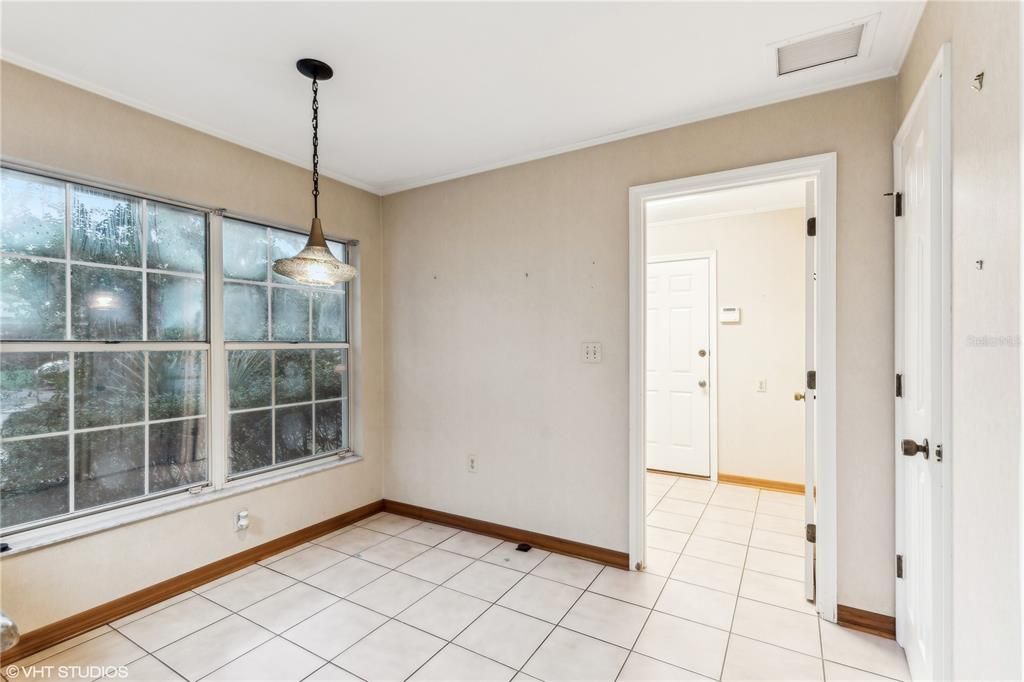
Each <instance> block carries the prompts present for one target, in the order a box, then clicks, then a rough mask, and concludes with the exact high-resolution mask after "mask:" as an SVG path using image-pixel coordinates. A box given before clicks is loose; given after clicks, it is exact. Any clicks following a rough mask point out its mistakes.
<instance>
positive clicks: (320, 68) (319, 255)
mask: <svg viewBox="0 0 1024 682" xmlns="http://www.w3.org/2000/svg"><path fill="white" fill-rule="evenodd" d="M295 67H296V68H297V69H298V70H299V73H301V74H302V75H303V76H305V77H307V78H310V79H312V80H313V225H312V226H311V227H310V230H309V241H307V242H306V246H305V247H303V249H302V251H299V252H298V253H297V254H295V255H294V256H292V257H291V258H281V259H279V260H276V261H274V272H276V273H277V274H279V275H283V276H285V277H288V278H290V279H294V280H295V281H296V282H299V283H300V284H308V285H311V286H316V287H331V286H334V285H335V284H338V283H340V282H347V281H349V280H351V279H352V278H354V277H355V276H356V269H355V268H354V267H352V266H351V265H349V264H348V263H342V262H341V261H340V260H338V259H337V258H335V257H334V254H333V253H331V251H330V249H328V248H327V240H326V239H324V231H323V228H322V227H320V217H319V215H318V211H317V209H318V203H319V198H320V168H319V166H320V155H319V153H318V152H317V144H318V142H319V138H318V137H317V132H318V127H319V108H320V105H319V102H318V101H317V89H318V85H317V84H318V82H319V81H325V80H329V79H330V78H331V76H333V75H334V70H333V69H331V67H330V66H328V65H327V64H325V63H323V62H321V61H319V60H316V59H300V60H299V61H298V62H296V64H295Z"/></svg>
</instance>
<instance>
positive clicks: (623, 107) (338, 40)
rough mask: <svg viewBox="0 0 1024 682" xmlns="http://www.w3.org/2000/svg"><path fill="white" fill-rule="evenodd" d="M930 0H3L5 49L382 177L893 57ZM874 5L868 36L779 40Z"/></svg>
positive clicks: (375, 184)
mask: <svg viewBox="0 0 1024 682" xmlns="http://www.w3.org/2000/svg"><path fill="white" fill-rule="evenodd" d="M922 8H923V2H909V3H904V2H825V1H818V2H793V3H781V2H752V3H737V2H719V3H709V2H693V3H641V2H628V3H627V2H592V3H561V2H559V3H508V2H495V3H489V2H474V3H341V2H323V3H315V2H292V3H286V2H280V3H274V2H271V3H257V2H203V3H185V2H109V3H102V2H88V1H86V2H69V3H47V2H15V1H11V0H5V1H4V2H3V3H0V13H2V14H0V18H2V33H0V45H2V51H0V52H2V55H3V58H4V59H7V60H9V61H12V62H15V63H17V64H20V65H22V66H25V67H27V68H30V69H33V70H36V71H39V72H41V73H44V74H47V75H50V76H53V77H55V78H59V79H61V80H64V81H67V82H69V83H72V84H75V85H78V86H80V87H83V88H86V89H88V90H92V91H94V92H97V93H100V94H102V95H105V96H108V97H111V98H114V99H116V100H119V101H121V102H125V103H127V104H130V105H132V106H135V107H138V108H140V109H144V110H146V111H150V112H153V113H155V114H158V115H160V116H163V117H165V118H169V119H171V120H174V121H178V122H180V123H183V124H185V125H188V126H191V127H193V128H197V129H199V130H203V131H206V132H208V133H211V134H213V135H217V136H218V137H222V138H225V139H228V140H231V141H234V142H237V143H239V144H242V145H245V146H247V147H251V148H253V149H256V150H259V151H261V152H264V153H267V154H270V155H272V156H275V157H278V158H281V159H285V160H287V161H291V162H294V163H298V164H300V165H304V166H308V165H309V163H310V161H309V157H310V151H309V144H310V143H309V135H310V133H309V104H310V103H309V96H310V94H309V81H307V80H306V79H305V78H303V77H302V76H300V75H298V73H297V72H296V71H295V69H294V63H295V61H296V60H297V59H299V58H301V57H315V58H318V59H322V60H324V61H327V62H329V63H330V64H332V65H333V66H334V68H335V77H334V79H333V80H331V81H329V82H327V83H325V84H323V85H322V87H321V112H322V113H321V131H322V132H321V137H320V146H321V148H320V157H321V169H322V171H323V172H324V173H325V174H326V175H330V176H332V177H335V178H338V179H341V180H346V181H349V182H352V183H353V184H356V185H358V186H361V187H364V188H366V189H370V190H372V191H375V192H378V193H389V192H394V191H397V190H400V189H404V188H408V187H414V186H418V185H423V184H428V183H431V182H436V181H438V180H442V179H447V178H452V177H458V176H460V175H466V174H469V173H473V172H478V171H481V170H485V169H490V168H496V167H499V166H503V165H508V164H511V163H516V162H520V161H525V160H528V159H532V158H539V157H542V156H547V155H550V154H554V153H558V152H562V151H567V150H570V149H576V148H580V147H584V146H588V145H591V144H596V143H599V142H603V141H607V140H612V139H618V138H622V137H628V136H630V135H634V134H637V133H640V132H646V131H651V130H656V129H659V128H665V127H669V126H672V125H678V124H680V123H684V122H687V121H693V120H698V119H701V118H707V117H710V116H716V115H719V114H723V113H727V112H730V111H737V110H740V109H746V108H750V107H754V106H759V105H762V104H767V103H770V102H774V101H780V100H784V99H790V98H793V97H798V96H801V95H805V94H810V93H813V92H819V91H823V90H828V89H832V88H837V87H842V86H844V85H850V84H853V83H857V82H862V81H867V80H872V79H876V78H882V77H885V76H890V75H894V74H895V73H896V72H897V70H898V69H899V66H900V64H901V62H902V60H903V55H904V53H905V50H906V48H907V46H908V44H909V41H910V38H911V36H912V34H913V30H914V27H915V26H916V24H917V20H918V18H919V17H920V13H921V10H922ZM872 16H873V17H874V21H875V24H874V28H871V29H870V30H868V31H866V32H865V33H866V34H871V35H870V38H871V39H870V43H871V44H870V46H869V47H870V49H869V51H868V53H867V54H865V55H861V56H859V57H857V58H855V59H852V60H848V61H846V62H838V63H835V64H829V65H826V66H823V67H819V68H815V69H810V70H807V71H802V72H799V73H795V74H790V75H788V76H785V77H782V78H779V77H777V76H776V75H775V63H774V49H773V47H772V44H774V43H778V42H780V41H785V40H789V39H792V38H794V37H798V36H802V35H806V34H808V33H816V32H820V31H822V30H823V29H826V28H830V27H836V26H839V25H842V24H844V23H845V22H849V21H851V20H855V19H865V18H868V17H872Z"/></svg>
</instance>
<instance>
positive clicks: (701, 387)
mask: <svg viewBox="0 0 1024 682" xmlns="http://www.w3.org/2000/svg"><path fill="white" fill-rule="evenodd" d="M710 278H711V259H710V258H708V257H698V258H686V259H677V260H662V259H659V260H658V261H657V262H651V263H649V264H648V266H647V335H646V338H647V380H646V390H647V399H646V406H647V407H646V427H645V434H646V440H647V468H649V469H660V470H663V471H671V472H674V473H680V474H690V475H693V476H710V475H711V456H710V445H711V433H710V431H711V427H710V391H711V390H712V387H711V385H710V372H709V367H710V357H709V355H708V352H709V350H710V347H711V346H710V335H711V319H710V314H711V310H710V309H711V305H710V290H711V279H710Z"/></svg>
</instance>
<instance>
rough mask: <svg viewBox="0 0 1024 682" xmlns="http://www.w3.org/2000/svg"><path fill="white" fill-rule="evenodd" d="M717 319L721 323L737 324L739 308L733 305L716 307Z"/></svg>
mask: <svg viewBox="0 0 1024 682" xmlns="http://www.w3.org/2000/svg"><path fill="white" fill-rule="evenodd" d="M718 321H719V322H720V323H721V324H739V323H740V309H739V308H737V307H736V306H733V305H727V306H722V307H721V308H719V309H718Z"/></svg>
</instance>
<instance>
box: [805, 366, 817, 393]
mask: <svg viewBox="0 0 1024 682" xmlns="http://www.w3.org/2000/svg"><path fill="white" fill-rule="evenodd" d="M817 387H818V373H817V372H816V371H814V370H813V369H812V370H811V371H809V372H808V373H807V388H810V389H815V388H817Z"/></svg>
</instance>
